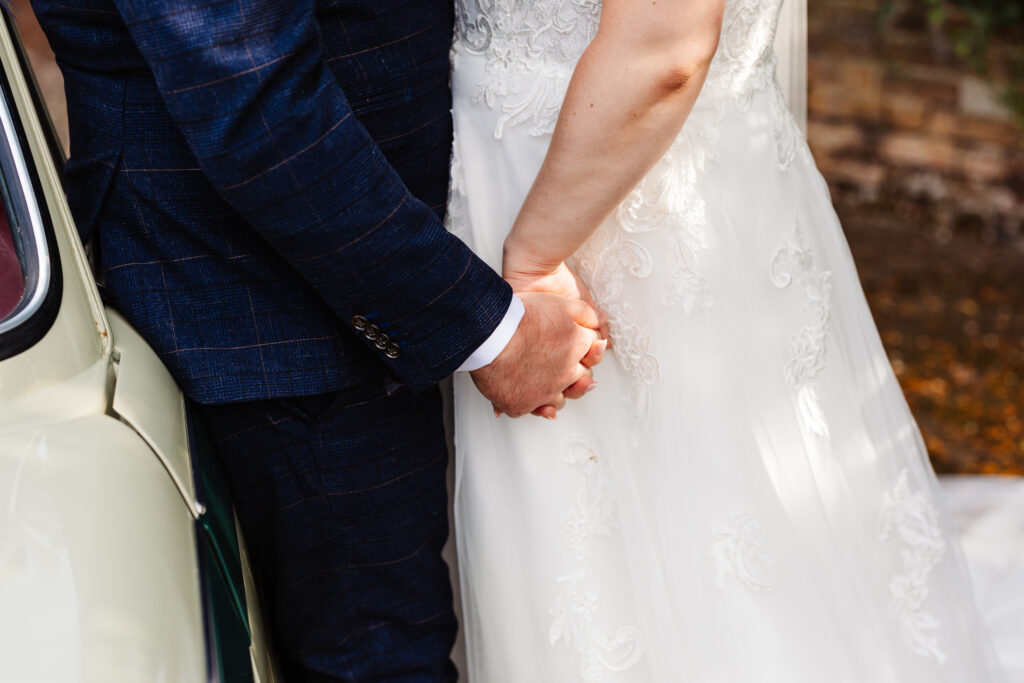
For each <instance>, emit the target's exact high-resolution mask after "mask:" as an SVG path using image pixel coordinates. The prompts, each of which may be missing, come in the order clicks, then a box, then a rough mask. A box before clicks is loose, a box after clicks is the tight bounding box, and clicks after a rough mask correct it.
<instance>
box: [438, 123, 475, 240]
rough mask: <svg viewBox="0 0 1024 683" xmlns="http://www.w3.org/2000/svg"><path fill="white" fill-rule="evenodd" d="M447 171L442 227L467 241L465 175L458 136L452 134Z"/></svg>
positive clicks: (467, 220)
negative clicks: (450, 156)
mask: <svg viewBox="0 0 1024 683" xmlns="http://www.w3.org/2000/svg"><path fill="white" fill-rule="evenodd" d="M448 172H449V179H448V208H447V211H446V212H445V216H444V227H445V228H447V230H448V232H450V233H451V234H453V235H455V236H456V237H458V238H459V239H461V240H462V241H463V242H467V243H469V242H468V240H469V216H468V215H467V213H468V207H467V206H466V204H467V201H466V199H467V197H466V176H465V171H464V170H463V168H462V157H461V155H460V153H459V140H458V136H454V139H453V140H452V159H451V166H450V167H449V171H448Z"/></svg>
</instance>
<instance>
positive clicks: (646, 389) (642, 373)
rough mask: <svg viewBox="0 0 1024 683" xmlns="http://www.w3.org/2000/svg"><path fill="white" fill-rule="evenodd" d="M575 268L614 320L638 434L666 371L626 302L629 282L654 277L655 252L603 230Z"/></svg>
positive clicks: (617, 349)
mask: <svg viewBox="0 0 1024 683" xmlns="http://www.w3.org/2000/svg"><path fill="white" fill-rule="evenodd" d="M572 266H573V268H574V269H575V270H576V271H577V272H578V273H579V274H580V276H581V277H583V278H584V280H585V281H586V283H587V286H588V287H589V288H590V293H591V295H592V296H593V297H594V300H595V301H596V302H597V304H598V305H599V306H600V307H601V309H602V310H603V311H604V312H605V313H606V314H607V315H608V327H609V330H610V336H611V340H612V348H613V349H614V355H615V357H616V358H617V359H618V361H619V363H620V364H621V365H622V368H623V370H625V371H626V372H627V373H628V374H629V376H630V377H631V378H632V384H631V385H630V390H629V392H628V393H627V394H626V395H625V396H624V397H623V399H624V401H625V402H626V405H627V406H628V407H629V409H630V411H631V412H632V416H633V418H634V420H635V424H636V426H637V432H636V433H634V435H633V441H634V444H635V443H636V442H637V439H638V436H639V431H641V430H642V429H643V428H645V427H646V426H647V418H648V415H649V411H650V404H651V385H653V384H654V383H655V382H657V381H658V380H659V379H660V378H661V366H660V365H659V363H658V359H657V358H655V357H654V355H653V354H651V351H650V348H651V333H650V331H648V330H645V329H643V328H641V327H640V326H639V325H638V324H637V323H636V320H635V319H636V316H635V315H634V312H633V307H632V306H630V305H629V303H627V302H626V301H625V300H624V297H623V294H622V288H623V280H624V279H625V277H626V275H630V276H631V277H634V278H645V277H648V276H649V275H650V274H651V272H653V270H654V261H653V259H652V258H651V253H650V251H648V250H647V248H646V247H645V246H643V245H642V244H640V243H639V242H637V241H635V240H632V239H626V238H624V237H622V234H621V232H619V231H618V230H614V229H612V230H607V229H604V228H602V229H601V230H599V231H598V232H597V234H595V235H594V236H593V237H591V238H590V239H589V240H588V241H587V243H586V244H584V245H583V248H581V249H580V250H579V251H578V252H576V255H575V256H573V258H572Z"/></svg>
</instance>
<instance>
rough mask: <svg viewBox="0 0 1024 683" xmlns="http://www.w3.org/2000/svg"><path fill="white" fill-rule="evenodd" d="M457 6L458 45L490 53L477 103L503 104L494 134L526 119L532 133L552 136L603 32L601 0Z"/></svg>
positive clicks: (464, 1)
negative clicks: (577, 73) (579, 69)
mask: <svg viewBox="0 0 1024 683" xmlns="http://www.w3.org/2000/svg"><path fill="white" fill-rule="evenodd" d="M471 5H472V6H471ZM455 10H456V23H455V36H456V45H455V48H456V49H458V48H459V46H461V47H463V48H465V49H466V50H467V51H468V52H473V53H475V54H482V55H486V57H487V65H486V69H487V74H488V77H487V79H486V80H485V81H484V82H483V83H481V84H480V90H479V92H478V93H477V94H476V97H475V98H474V101H475V102H480V101H482V102H485V103H486V104H487V106H488V107H491V108H494V107H496V106H500V107H501V112H502V115H501V118H500V119H499V120H498V124H497V126H496V127H495V130H494V136H495V137H496V138H499V139H500V138H501V137H502V135H503V134H504V130H505V126H506V125H513V126H516V125H520V124H523V123H530V124H531V125H532V128H531V129H530V134H531V135H549V134H550V133H551V132H552V131H554V129H555V122H556V121H557V120H558V113H559V111H560V110H561V107H562V100H563V99H565V92H566V90H567V89H568V87H569V80H570V79H571V78H572V72H573V68H574V67H575V65H576V62H577V61H578V60H579V58H580V55H582V54H583V51H584V50H585V49H586V47H587V45H589V44H590V41H591V40H593V38H594V35H595V34H596V33H597V25H598V22H599V21H600V17H601V1H600V0H456V3H455Z"/></svg>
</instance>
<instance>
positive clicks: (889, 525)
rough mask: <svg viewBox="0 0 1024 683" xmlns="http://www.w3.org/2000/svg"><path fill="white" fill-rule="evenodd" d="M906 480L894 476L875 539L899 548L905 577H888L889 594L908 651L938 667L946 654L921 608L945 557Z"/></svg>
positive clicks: (931, 513)
mask: <svg viewBox="0 0 1024 683" xmlns="http://www.w3.org/2000/svg"><path fill="white" fill-rule="evenodd" d="M908 476H909V475H908V471H907V470H906V469H904V470H902V471H901V472H900V474H899V477H898V478H897V480H896V485H895V486H894V487H893V489H892V491H891V492H887V493H886V494H885V498H884V500H883V502H882V513H881V516H880V518H879V525H878V531H879V538H881V540H883V541H891V540H893V539H894V538H895V539H897V540H899V541H900V542H902V543H903V546H904V547H903V550H902V552H901V556H902V559H903V568H904V569H905V570H906V572H905V573H903V574H897V575H895V576H894V577H893V578H892V580H891V581H890V582H889V593H890V595H891V596H892V600H893V604H894V605H895V607H896V613H897V614H898V615H899V619H900V623H901V627H902V631H903V637H904V638H905V639H906V641H907V644H908V645H909V646H910V649H911V650H913V651H914V653H916V654H918V655H921V656H922V657H934V658H935V661H937V662H938V663H939V664H944V663H945V662H946V654H945V653H944V652H943V651H942V649H941V648H940V647H939V644H938V638H937V637H936V635H935V634H934V633H932V631H935V630H937V629H938V628H939V627H940V626H941V623H940V622H939V620H938V619H936V618H935V617H934V616H933V615H932V614H930V613H928V612H926V611H924V610H923V609H922V605H924V602H925V601H926V600H927V599H928V577H929V575H930V574H931V571H932V569H934V568H935V565H937V564H938V563H939V561H940V560H941V559H942V557H943V555H944V554H945V552H946V542H945V540H944V539H943V538H942V531H941V530H940V529H939V524H938V517H939V515H938V513H937V512H936V511H935V508H934V507H932V505H931V503H930V502H929V500H928V496H927V495H926V494H925V493H924V492H921V491H917V492H912V491H911V490H910V485H909V484H908V481H907V479H908Z"/></svg>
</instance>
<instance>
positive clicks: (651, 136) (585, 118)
mask: <svg viewBox="0 0 1024 683" xmlns="http://www.w3.org/2000/svg"><path fill="white" fill-rule="evenodd" d="M659 5H660V7H659ZM723 6H724V0H661V1H660V2H656V3H650V2H644V3H638V2H636V0H606V1H605V4H604V8H603V14H602V19H601V26H600V28H599V30H598V34H597V36H596V37H595V38H594V41H593V42H592V43H591V44H590V46H589V47H588V48H587V50H586V52H585V53H584V54H583V56H582V57H581V59H580V61H579V63H578V65H577V66H576V70H575V72H574V73H573V77H572V81H571V82H570V85H569V89H568V92H567V94H566V97H565V101H564V103H563V105H562V111H561V114H560V116H559V119H558V123H557V125H556V127H555V132H554V135H553V137H552V140H551V145H550V147H549V149H548V153H547V157H546V158H545V159H544V164H543V166H542V167H541V170H540V172H539V173H538V175H537V179H536V180H535V181H534V184H533V187H532V188H531V189H530V192H529V194H528V196H527V198H526V201H525V202H524V203H523V207H522V209H521V211H520V213H519V216H518V218H517V219H516V222H515V225H514V226H513V228H512V231H511V232H510V234H509V236H508V238H507V239H506V242H505V253H506V259H507V260H506V265H507V266H508V265H509V264H508V259H510V258H511V259H514V261H515V269H517V270H522V269H525V268H533V269H536V270H537V271H538V272H541V271H543V270H544V269H545V268H550V267H554V266H555V265H557V264H558V263H561V262H562V261H564V260H565V259H566V258H568V257H569V256H571V255H572V254H573V252H575V251H576V250H577V249H578V248H579V247H580V245H582V244H583V242H585V241H586V239H587V238H588V237H589V236H590V235H591V234H592V233H593V232H594V230H596V229H597V227H598V226H599V225H600V224H601V223H602V222H603V221H604V220H605V219H606V218H607V217H608V215H609V214H610V213H611V212H612V210H613V209H614V208H615V207H616V206H617V205H618V204H619V203H620V202H621V201H622V200H623V199H624V198H625V196H626V195H627V194H628V193H629V191H630V190H631V189H632V188H633V187H634V186H635V185H636V184H637V183H638V182H639V181H640V180H641V179H642V178H643V176H644V175H645V174H646V173H647V171H648V170H650V168H651V167H652V166H653V165H654V163H655V162H656V161H657V160H658V159H659V158H660V157H661V156H662V155H663V154H664V153H665V152H666V151H667V150H668V147H669V146H670V145H671V143H672V141H673V140H674V139H675V137H676V136H677V135H678V133H679V130H680V128H682V126H683V123H684V122H685V121H686V117H687V116H688V115H689V113H690V110H691V109H692V108H693V105H694V102H695V101H696V99H697V95H698V94H699V92H700V88H701V86H702V85H703V83H704V78H705V76H706V75H707V71H708V67H709V65H710V63H711V59H712V57H713V56H714V52H715V49H716V48H717V45H718V34H719V31H720V25H721V16H722V11H723Z"/></svg>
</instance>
